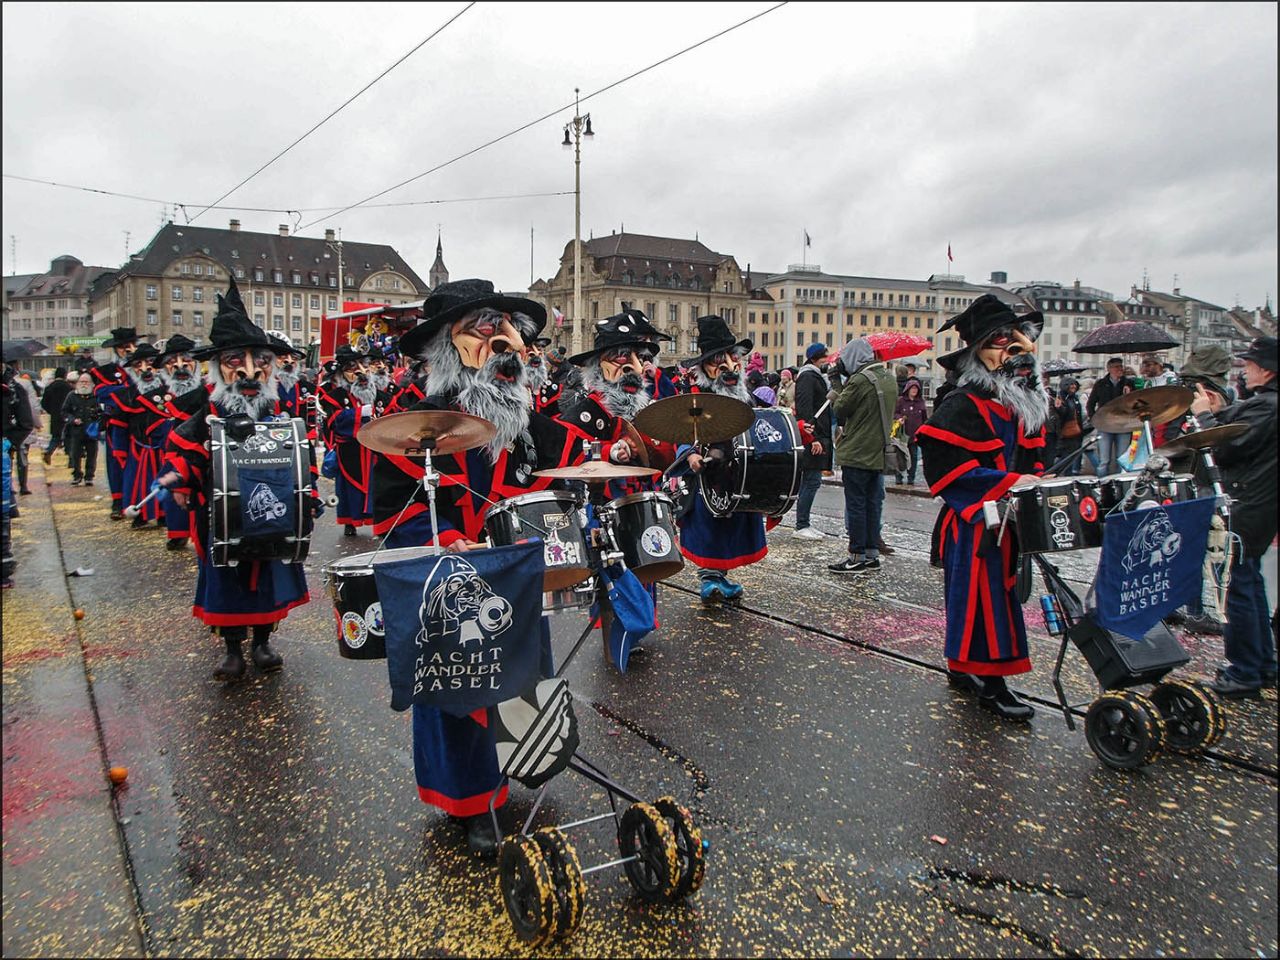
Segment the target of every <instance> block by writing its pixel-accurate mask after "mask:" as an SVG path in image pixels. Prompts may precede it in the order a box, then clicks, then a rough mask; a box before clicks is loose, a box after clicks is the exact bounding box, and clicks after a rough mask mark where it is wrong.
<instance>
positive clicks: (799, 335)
mask: <svg viewBox="0 0 1280 960" xmlns="http://www.w3.org/2000/svg"><path fill="white" fill-rule="evenodd" d="M796 346H797V347H803V346H804V331H803V330H797V331H796Z"/></svg>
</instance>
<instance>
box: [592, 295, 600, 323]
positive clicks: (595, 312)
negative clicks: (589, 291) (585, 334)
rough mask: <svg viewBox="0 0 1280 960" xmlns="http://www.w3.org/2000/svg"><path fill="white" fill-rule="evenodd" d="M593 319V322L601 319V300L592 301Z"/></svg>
mask: <svg viewBox="0 0 1280 960" xmlns="http://www.w3.org/2000/svg"><path fill="white" fill-rule="evenodd" d="M591 319H592V320H599V319H600V301H599V300H592V301H591Z"/></svg>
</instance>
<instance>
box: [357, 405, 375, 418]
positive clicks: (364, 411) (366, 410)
mask: <svg viewBox="0 0 1280 960" xmlns="http://www.w3.org/2000/svg"><path fill="white" fill-rule="evenodd" d="M360 416H362V417H371V416H373V404H371V403H366V404H364V405H362V406H361V407H360Z"/></svg>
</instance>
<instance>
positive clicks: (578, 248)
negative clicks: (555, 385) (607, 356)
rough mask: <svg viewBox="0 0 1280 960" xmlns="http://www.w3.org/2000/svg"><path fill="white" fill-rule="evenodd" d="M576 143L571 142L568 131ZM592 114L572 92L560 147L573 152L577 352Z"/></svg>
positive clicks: (592, 133) (575, 333)
mask: <svg viewBox="0 0 1280 960" xmlns="http://www.w3.org/2000/svg"><path fill="white" fill-rule="evenodd" d="M570 130H572V131H573V139H572V140H570V139H569V131H570ZM594 136H595V131H594V130H592V129H591V114H589V113H588V114H586V115H585V116H583V115H582V113H581V111H580V110H579V108H578V88H577V87H574V88H573V119H572V120H571V121H570V122H569V123H567V124H565V128H564V140H563V142H562V143H561V144H560V145H561V146H562V147H564V148H565V149H566V150H568V149H569V148H570V147H572V148H573V329H574V341H575V342H574V351H575V352H576V351H578V350H579V349H580V346H581V344H579V343H578V342H577V339H578V331H579V330H580V329H581V328H580V327H579V326H578V322H579V320H580V319H581V318H582V138H583V137H588V138H590V137H594Z"/></svg>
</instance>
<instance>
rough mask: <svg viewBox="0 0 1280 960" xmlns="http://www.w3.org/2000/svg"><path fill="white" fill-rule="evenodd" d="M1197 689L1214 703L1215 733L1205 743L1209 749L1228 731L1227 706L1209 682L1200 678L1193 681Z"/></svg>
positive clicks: (1205, 746)
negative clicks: (1203, 681)
mask: <svg viewBox="0 0 1280 960" xmlns="http://www.w3.org/2000/svg"><path fill="white" fill-rule="evenodd" d="M1191 683H1192V685H1193V686H1195V688H1196V689H1197V690H1199V691H1200V692H1201V693H1203V694H1204V696H1205V700H1207V701H1208V702H1209V703H1210V704H1212V705H1213V735H1212V736H1211V737H1210V738H1209V742H1208V743H1206V744H1205V745H1204V748H1205V749H1206V750H1208V749H1209V748H1211V747H1212V746H1214V745H1215V744H1216V743H1217V742H1218V741H1219V740H1221V739H1222V735H1223V734H1224V733H1226V732H1227V708H1226V707H1225V706H1224V705H1223V703H1222V698H1221V697H1220V696H1218V694H1217V693H1216V692H1215V691H1214V689H1213V688H1212V687H1211V686H1209V685H1208V684H1207V683H1201V682H1200V681H1199V680H1193V681H1191Z"/></svg>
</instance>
